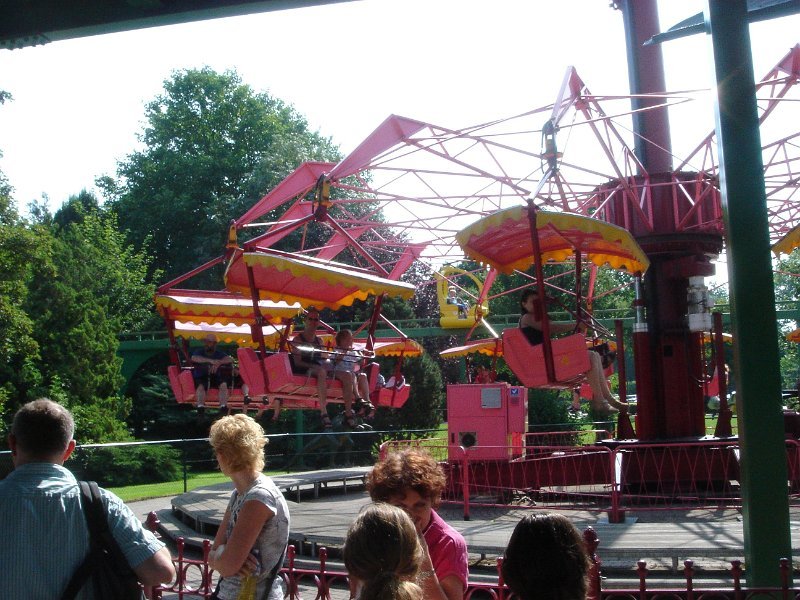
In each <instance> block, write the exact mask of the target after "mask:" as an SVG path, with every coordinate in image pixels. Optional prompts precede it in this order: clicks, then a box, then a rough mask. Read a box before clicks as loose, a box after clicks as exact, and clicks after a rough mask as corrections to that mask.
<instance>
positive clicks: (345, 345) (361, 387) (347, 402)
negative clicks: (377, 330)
mask: <svg viewBox="0 0 800 600" xmlns="http://www.w3.org/2000/svg"><path fill="white" fill-rule="evenodd" d="M335 350H336V352H335V354H334V355H333V357H332V358H331V362H332V363H333V376H334V377H335V378H336V379H338V380H339V381H341V382H342V394H343V399H344V420H345V422H346V423H347V426H348V427H349V428H350V429H355V428H356V414H355V413H354V412H353V398H354V397H355V399H356V405H357V406H358V408H359V409H362V408H363V406H364V404H365V403H369V381H368V380H367V374H366V373H364V372H363V371H360V370H359V371H357V370H356V369H357V368H358V367H359V364H358V363H359V362H360V361H361V356H360V355H359V353H358V352H356V351H355V350H353V332H352V331H350V330H349V329H342V330H341V331H339V332H338V333H337V334H336V348H335ZM373 408H374V407H373Z"/></svg>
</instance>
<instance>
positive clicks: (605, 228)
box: [455, 206, 650, 274]
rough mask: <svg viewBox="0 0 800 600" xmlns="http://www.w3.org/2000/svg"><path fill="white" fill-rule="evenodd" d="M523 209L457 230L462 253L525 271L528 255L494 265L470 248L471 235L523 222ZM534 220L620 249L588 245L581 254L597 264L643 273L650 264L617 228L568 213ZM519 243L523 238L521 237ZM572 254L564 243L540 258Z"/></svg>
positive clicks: (547, 259)
mask: <svg viewBox="0 0 800 600" xmlns="http://www.w3.org/2000/svg"><path fill="white" fill-rule="evenodd" d="M527 211H528V209H527V207H525V206H513V207H511V208H507V209H504V210H500V211H498V212H496V213H493V214H491V215H488V216H486V217H484V218H482V219H480V220H479V221H476V222H475V223H473V224H472V225H469V226H468V227H466V228H464V229H462V230H461V231H460V232H458V233H457V234H456V236H455V237H456V241H457V242H458V244H459V245H460V246H461V248H462V249H463V250H464V253H465V255H466V256H468V257H469V258H471V259H473V260H475V261H477V262H479V263H481V264H483V265H489V266H491V267H494V268H496V269H498V270H499V271H501V272H503V273H506V274H508V273H512V272H513V271H514V270H520V271H524V270H527V269H528V267H530V266H531V264H532V263H533V256H532V255H528V256H525V257H523V258H521V259H519V260H517V261H514V262H512V263H510V264H502V265H501V264H496V263H495V261H494V260H493V259H492V258H490V257H487V256H485V255H483V254H481V253H480V252H479V251H478V250H476V249H475V248H472V247H470V241H471V239H472V238H474V237H480V236H482V235H485V234H486V233H487V232H489V231H491V230H493V229H502V228H504V227H505V226H506V225H507V224H509V223H518V222H521V221H522V220H525V221H527V219H528V214H527ZM536 219H537V227H538V228H539V229H540V230H546V229H547V228H551V229H553V230H555V231H568V230H570V229H577V230H578V231H581V232H583V233H587V234H596V235H599V236H600V237H601V238H602V240H603V241H604V242H606V243H608V244H611V245H613V246H616V247H618V248H619V249H620V251H619V253H616V252H615V253H610V252H608V251H603V250H592V249H591V248H590V249H589V250H588V251H586V252H585V254H584V256H585V258H587V259H588V260H590V261H591V262H592V263H594V264H595V265H597V266H604V265H608V266H610V267H612V268H614V269H620V270H626V271H628V272H630V273H637V272H640V273H644V272H645V271H646V270H647V268H648V267H649V266H650V259H648V258H647V255H646V254H645V253H644V251H643V250H642V249H641V247H640V246H639V244H638V243H636V240H634V239H633V236H632V235H631V234H630V232H629V231H627V230H625V229H623V228H621V227H618V226H616V225H612V224H611V223H606V222H604V221H599V220H597V219H592V218H590V217H584V216H581V215H575V214H572V213H557V212H547V211H539V212H538V213H537V217H536ZM521 242H524V241H522V240H521ZM573 254H574V251H573V249H572V248H571V247H568V246H566V245H565V247H563V248H557V249H554V250H550V251H545V252H542V261H543V262H563V261H565V260H568V259H570V258H572V256H573Z"/></svg>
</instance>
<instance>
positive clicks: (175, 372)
mask: <svg viewBox="0 0 800 600" xmlns="http://www.w3.org/2000/svg"><path fill="white" fill-rule="evenodd" d="M167 377H169V384H170V386H171V387H172V393H173V394H175V399H176V400H177V401H178V404H192V403H193V402H194V379H192V369H191V368H188V369H182V368H180V367H178V366H176V365H170V366H169V367H167Z"/></svg>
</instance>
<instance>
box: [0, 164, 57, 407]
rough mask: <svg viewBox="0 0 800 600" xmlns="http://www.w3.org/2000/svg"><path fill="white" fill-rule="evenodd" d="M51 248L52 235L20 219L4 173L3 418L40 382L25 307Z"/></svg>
mask: <svg viewBox="0 0 800 600" xmlns="http://www.w3.org/2000/svg"><path fill="white" fill-rule="evenodd" d="M48 249H49V239H48V236H47V232H44V231H39V230H38V228H32V227H29V226H28V225H27V224H26V223H25V222H24V221H22V220H21V219H20V218H19V216H18V214H17V211H16V210H15V207H14V205H13V203H12V199H11V186H10V185H9V184H8V182H7V180H6V178H5V176H4V175H3V173H2V172H0V332H2V333H0V417H4V418H6V419H7V418H8V416H9V414H10V413H11V412H12V411H13V410H15V408H16V405H17V404H18V401H19V399H20V398H23V397H24V396H25V391H26V390H27V389H28V388H30V387H32V386H36V385H37V384H38V383H39V382H40V380H41V374H40V372H39V370H38V367H37V360H38V358H39V345H38V343H37V341H36V339H35V338H34V335H33V334H34V322H33V319H32V318H31V316H30V315H29V313H28V312H27V311H26V310H25V309H24V308H23V307H24V304H25V302H26V300H27V297H28V286H27V284H28V281H29V279H30V276H31V272H32V269H33V267H34V265H36V264H38V263H40V262H42V261H46V260H47V256H48Z"/></svg>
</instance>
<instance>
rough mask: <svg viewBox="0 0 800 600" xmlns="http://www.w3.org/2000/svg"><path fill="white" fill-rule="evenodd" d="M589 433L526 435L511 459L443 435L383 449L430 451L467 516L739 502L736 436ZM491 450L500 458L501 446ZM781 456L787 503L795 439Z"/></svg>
mask: <svg viewBox="0 0 800 600" xmlns="http://www.w3.org/2000/svg"><path fill="white" fill-rule="evenodd" d="M588 433H589V434H590V435H591V436H595V437H597V438H598V439H599V438H600V437H601V432H599V431H597V432H594V431H593V432H588ZM602 433H605V432H602ZM586 436H587V432H550V433H537V434H528V435H527V436H526V440H525V442H526V443H525V447H524V448H523V450H522V452H521V454H520V453H519V452H518V453H517V454H518V457H517V458H513V459H509V460H500V459H498V460H485V459H474V458H472V457H471V452H472V448H464V447H461V446H457V447H453V446H450V447H448V446H447V445H446V444H445V443H443V441H442V440H440V439H438V440H413V441H411V442H408V441H405V440H398V441H392V442H386V443H385V444H383V446H382V447H381V454H382V455H385V454H386V453H387V452H392V451H396V450H398V449H400V448H403V447H406V446H408V445H409V444H413V445H414V446H421V447H424V448H426V449H427V450H429V451H430V452H431V454H433V456H434V457H435V458H437V459H439V460H441V461H442V463H443V465H444V467H445V470H446V471H447V476H448V484H447V489H446V490H445V501H453V502H458V503H463V505H464V516H465V518H469V511H470V507H471V506H478V505H479V506H508V505H515V506H519V507H520V508H522V507H525V506H531V505H533V504H535V505H536V506H537V507H538V508H552V509H557V510H561V511H569V510H582V511H585V510H589V511H597V512H608V513H609V519H610V520H611V521H612V522H618V521H619V520H620V517H621V515H622V514H623V513H624V512H625V511H643V510H647V511H652V510H687V509H696V508H713V509H722V508H739V507H741V503H742V500H741V494H740V490H739V444H738V441H736V440H719V439H715V440H707V441H706V440H700V441H691V442H680V443H666V442H665V443H643V442H633V443H631V442H626V441H621V442H618V441H610V440H609V441H600V442H597V443H591V444H587V443H583V444H576V442H580V441H581V440H585V439H586ZM486 448H487V447H486V446H482V447H481V449H482V450H486ZM494 448H496V449H497V450H498V451H497V452H496V453H495V454H496V455H498V456H502V455H503V451H504V447H499V446H496V447H494ZM506 450H509V451H510V447H509V448H506ZM786 454H787V459H788V460H787V462H788V467H789V469H788V470H789V473H788V475H789V477H788V479H789V493H790V500H792V501H794V502H797V500H798V499H799V498H800V443H798V441H797V440H793V439H787V440H786ZM448 456H449V457H450V458H449V460H448V459H447V458H446V457H448ZM443 457H444V458H443Z"/></svg>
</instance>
